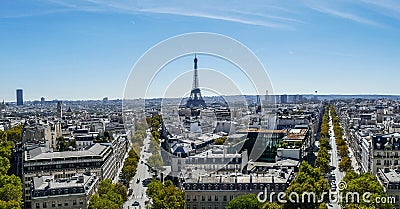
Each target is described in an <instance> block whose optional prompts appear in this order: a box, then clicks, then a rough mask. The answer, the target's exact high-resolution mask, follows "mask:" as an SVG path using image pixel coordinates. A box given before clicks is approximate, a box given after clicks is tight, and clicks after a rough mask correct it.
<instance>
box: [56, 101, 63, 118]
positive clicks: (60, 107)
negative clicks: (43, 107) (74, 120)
mask: <svg viewBox="0 0 400 209" xmlns="http://www.w3.org/2000/svg"><path fill="white" fill-rule="evenodd" d="M57 116H58V117H60V118H62V106H61V102H57Z"/></svg>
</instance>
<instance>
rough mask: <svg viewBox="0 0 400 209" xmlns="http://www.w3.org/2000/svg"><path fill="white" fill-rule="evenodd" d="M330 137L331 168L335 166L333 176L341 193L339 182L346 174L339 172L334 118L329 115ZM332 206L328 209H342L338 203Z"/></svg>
mask: <svg viewBox="0 0 400 209" xmlns="http://www.w3.org/2000/svg"><path fill="white" fill-rule="evenodd" d="M329 135H330V143H331V146H332V153H331V166H333V167H334V168H335V169H334V170H333V171H332V173H333V174H335V176H336V178H335V179H336V181H335V183H336V188H337V189H336V191H337V192H339V186H338V184H339V182H341V181H342V179H343V177H344V172H340V171H339V162H340V160H339V156H338V151H337V146H336V138H335V133H334V132H333V123H332V117H331V115H330V114H329ZM331 205H332V206H328V208H334V209H339V208H341V207H340V205H339V204H338V203H332V204H331Z"/></svg>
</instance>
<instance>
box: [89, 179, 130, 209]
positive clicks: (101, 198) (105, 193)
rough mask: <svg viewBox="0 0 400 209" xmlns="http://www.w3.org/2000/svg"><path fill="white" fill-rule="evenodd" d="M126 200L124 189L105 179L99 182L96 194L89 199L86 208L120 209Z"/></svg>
mask: <svg viewBox="0 0 400 209" xmlns="http://www.w3.org/2000/svg"><path fill="white" fill-rule="evenodd" d="M124 192H125V194H124ZM126 199H127V194H126V188H125V187H124V186H123V185H120V184H113V183H112V181H111V179H105V180H103V181H101V182H100V185H99V188H98V192H97V194H94V195H92V196H91V197H90V201H89V207H88V208H90V209H98V208H112V209H120V208H122V206H123V204H124V201H125V200H126Z"/></svg>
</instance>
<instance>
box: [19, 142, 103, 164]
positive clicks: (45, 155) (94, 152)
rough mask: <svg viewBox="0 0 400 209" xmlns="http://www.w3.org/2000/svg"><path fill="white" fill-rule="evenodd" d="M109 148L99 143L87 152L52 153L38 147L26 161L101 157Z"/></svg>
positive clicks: (29, 153) (30, 152)
mask: <svg viewBox="0 0 400 209" xmlns="http://www.w3.org/2000/svg"><path fill="white" fill-rule="evenodd" d="M107 148H108V146H105V145H101V144H98V143H95V144H93V145H92V146H91V147H90V148H89V149H87V150H79V151H64V152H52V151H51V150H50V149H48V148H44V147H38V148H35V149H32V150H30V151H27V152H28V156H30V157H28V158H27V159H26V160H27V161H31V160H45V159H56V158H75V157H89V156H96V157H98V156H101V154H102V152H104V150H106V149H107Z"/></svg>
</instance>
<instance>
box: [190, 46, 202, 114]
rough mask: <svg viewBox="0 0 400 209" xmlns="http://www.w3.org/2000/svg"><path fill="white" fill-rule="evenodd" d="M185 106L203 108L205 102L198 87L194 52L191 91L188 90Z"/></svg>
mask: <svg viewBox="0 0 400 209" xmlns="http://www.w3.org/2000/svg"><path fill="white" fill-rule="evenodd" d="M186 107H188V108H203V107H206V102H205V101H204V100H203V97H202V96H201V91H200V88H199V75H198V72H197V57H196V54H194V72H193V85H192V91H191V92H190V97H189V98H188V100H187V101H186Z"/></svg>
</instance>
